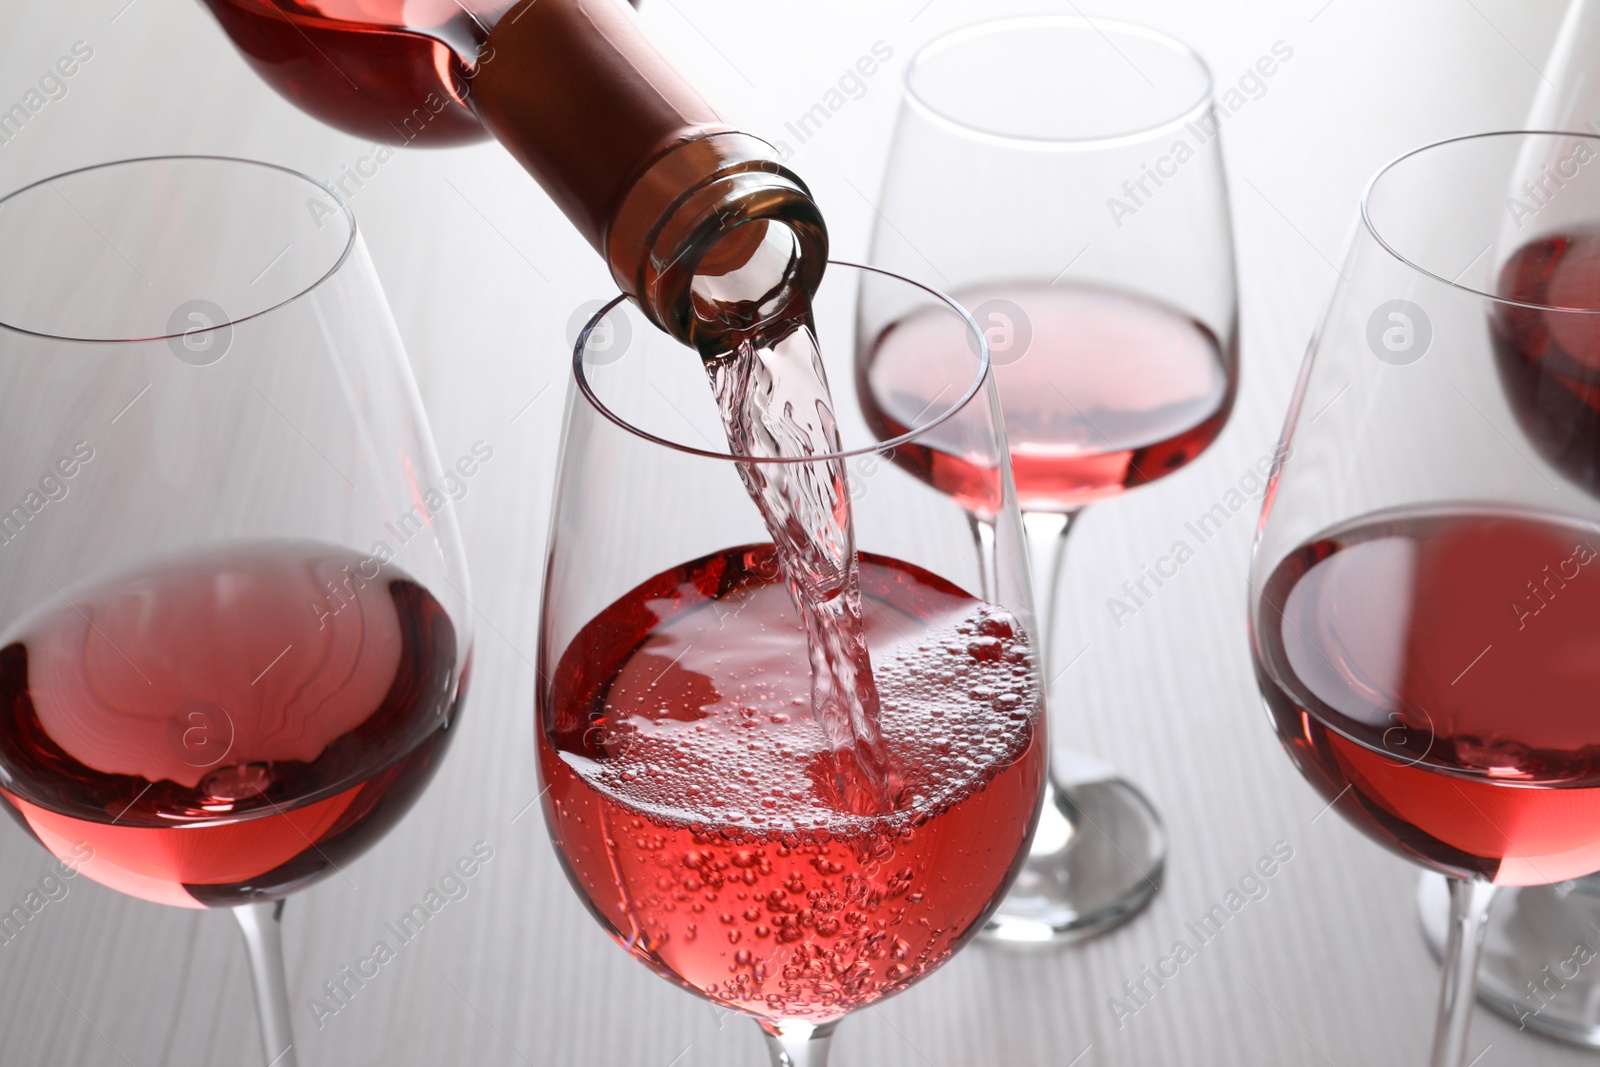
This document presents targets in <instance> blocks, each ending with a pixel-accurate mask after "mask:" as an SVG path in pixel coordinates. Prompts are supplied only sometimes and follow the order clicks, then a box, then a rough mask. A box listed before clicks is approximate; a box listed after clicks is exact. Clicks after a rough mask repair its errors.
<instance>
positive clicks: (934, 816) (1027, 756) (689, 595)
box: [539, 545, 1044, 1024]
mask: <svg viewBox="0 0 1600 1067" xmlns="http://www.w3.org/2000/svg"><path fill="white" fill-rule="evenodd" d="M861 585H862V599H863V602H864V604H865V607H866V610H865V612H864V616H865V622H866V630H867V639H868V643H869V645H870V646H871V647H872V652H873V661H874V666H875V670H876V682H877V697H878V700H879V701H880V706H881V708H882V710H883V715H882V718H881V720H880V727H881V731H882V736H883V738H884V739H885V740H884V745H885V747H886V749H887V750H888V752H889V755H890V757H891V759H892V760H893V764H894V766H895V767H896V768H897V771H898V774H899V779H900V792H901V794H902V795H903V797H904V800H903V802H902V803H901V804H900V805H899V806H898V807H897V808H895V809H894V810H890V811H881V812H870V813H868V814H864V815H860V814H856V813H855V812H854V810H853V808H852V805H851V804H850V803H849V798H847V797H844V796H841V795H840V792H839V790H838V788H837V786H836V784H835V783H836V781H837V777H838V776H837V774H836V770H835V768H834V767H833V766H832V764H833V761H834V758H835V754H834V752H833V750H832V749H831V748H830V747H829V745H828V744H827V740H826V737H825V735H824V733H823V731H821V730H819V729H818V726H819V723H818V721H817V719H816V718H815V717H814V716H813V715H812V713H811V707H810V704H811V701H810V699H809V679H808V674H809V669H808V664H807V655H806V643H805V640H804V638H803V628H802V627H801V626H800V625H799V624H798V620H797V619H796V618H795V611H794V606H793V603H792V602H791V600H790V597H789V592H788V590H787V589H785V588H784V586H783V582H782V580H781V576H780V573H779V570H778V567H777V564H776V560H775V558H774V552H773V549H772V547H771V546H770V545H762V546H746V547H739V548H734V549H729V550H727V551H725V552H719V553H717V554H715V555H713V556H710V557H706V558H703V559H700V560H695V561H693V562H690V563H687V564H684V565H683V566H681V567H676V568H673V569H672V570H670V571H667V572H665V573H663V574H660V575H657V576H655V577H654V578H652V579H650V580H648V581H646V582H645V583H643V584H642V585H640V586H639V587H638V588H637V589H635V590H633V591H632V592H630V593H629V594H627V595H626V596H624V597H623V598H622V599H620V600H618V601H616V602H615V603H614V604H612V605H611V606H610V607H608V608H607V609H606V610H605V611H604V612H602V613H601V615H600V616H598V617H597V618H596V619H595V620H594V621H593V622H592V623H591V624H590V625H589V626H588V627H586V628H585V629H584V630H582V631H580V632H579V634H578V636H577V638H576V639H575V640H574V641H573V643H572V644H571V646H570V647H569V649H568V652H567V653H566V658H564V659H563V660H562V662H561V663H560V664H559V665H558V666H557V668H556V674H555V681H554V684H553V685H552V687H551V690H550V694H549V697H548V698H547V699H548V703H547V704H546V705H545V707H544V711H543V716H544V721H545V722H546V724H547V726H546V729H545V730H544V731H542V732H541V735H540V744H539V753H540V767H541V773H542V774H543V776H544V781H545V783H546V784H547V785H548V787H549V794H548V797H549V800H548V810H549V811H550V812H551V813H552V816H551V830H552V835H553V836H554V837H555V839H556V841H557V842H558V847H559V848H560V850H561V854H562V857H563V859H564V860H565V863H566V866H567V869H568V871H569V873H570V874H571V876H572V879H573V882H574V884H576V885H578V886H580V887H581V888H582V890H583V892H584V895H585V898H586V899H587V901H588V903H589V906H590V907H591V909H593V911H594V912H595V914H596V915H597V917H599V918H600V920H601V921H602V922H603V923H604V924H605V925H606V927H607V928H608V929H609V930H610V931H611V933H612V934H613V936H615V937H616V938H617V940H618V941H620V942H622V943H623V944H624V945H625V946H626V947H627V948H628V949H629V951H630V952H632V953H633V954H634V955H635V956H637V957H639V958H640V959H641V960H643V961H644V962H645V963H647V964H649V965H650V966H651V967H653V968H654V969H655V970H657V971H659V972H661V973H664V974H667V975H669V976H671V977H672V978H674V979H675V980H677V981H678V982H680V983H682V984H683V985H686V986H688V987H690V988H692V989H694V990H695V991H697V992H699V993H701V994H703V995H705V996H707V997H711V998H713V999H715V1000H718V1001H720V1002H723V1003H725V1004H727V1005H728V1006H730V1007H734V1008H738V1009H741V1010H744V1011H747V1012H749V1013H751V1014H754V1015H756V1016H758V1017H760V1018H764V1019H769V1020H778V1021H781V1020H783V1019H786V1018H794V1017H802V1018H804V1019H806V1020H808V1021H810V1022H812V1023H813V1024H816V1023H824V1022H827V1021H829V1020H830V1019H834V1018H837V1017H839V1016H842V1015H843V1014H845V1013H846V1012H849V1011H852V1010H855V1009H857V1008H860V1007H863V1006H865V1005H867V1004H870V1003H872V1002H873V1001H875V1000H878V999H880V998H882V997H884V996H887V995H889V994H891V993H893V992H895V991H897V990H899V989H901V988H903V987H904V986H906V985H909V984H910V983H912V982H914V981H916V980H917V979H918V978H920V977H921V976H922V975H923V974H925V973H926V972H928V971H930V970H932V969H933V968H935V967H937V966H938V965H939V964H941V963H943V962H944V961H945V960H946V959H947V958H948V957H949V956H950V954H951V953H952V952H954V951H955V950H956V948H958V947H959V946H960V944H961V943H962V942H963V941H964V940H965V938H966V937H967V935H968V934H969V933H971V932H972V931H973V929H974V928H975V924H976V923H977V921H978V920H979V919H980V918H981V917H982V916H983V915H984V914H985V913H986V912H988V911H989V909H990V908H991V907H992V906H993V904H994V903H995V902H996V901H997V899H998V894H999V892H1000V887H1002V886H1003V885H1005V883H1006V882H1007V881H1008V880H1009V879H1010V877H1011V874H1012V873H1013V870H1014V868H1015V866H1016V864H1017V863H1018V862H1019V854H1018V853H1017V852H1016V851H1015V850H1014V849H1005V848H999V849H997V848H994V847H993V841H994V840H995V838H996V837H997V836H998V837H1001V838H1003V839H1014V838H1015V836H1016V828H1017V827H1019V826H1022V825H1025V824H1026V823H1027V822H1028V821H1029V820H1030V819H1031V818H1032V817H1033V813H1034V811H1035V809H1036V807H1037V805H1038V799H1039V786H1040V783H1041V780H1042V767H1043V761H1044V756H1043V750H1042V748H1040V747H1039V742H1038V733H1037V731H1036V730H1035V727H1034V724H1035V722H1036V721H1037V717H1038V712H1039V710H1040V709H1039V693H1038V689H1037V687H1036V685H1035V683H1034V668H1033V665H1032V659H1031V654H1030V650H1029V648H1028V645H1027V638H1026V634H1025V633H1024V631H1023V630H1022V628H1021V626H1020V625H1019V624H1018V621H1017V619H1016V618H1015V617H1014V616H1012V615H1011V614H1010V613H1008V612H1006V611H1004V610H1002V609H997V608H994V607H992V606H990V605H987V604H984V603H983V602H981V601H979V600H976V599H974V598H973V597H971V596H970V595H968V594H966V593H964V592H963V591H961V590H960V589H957V588H956V587H954V586H952V585H950V584H949V583H947V582H944V581H942V580H940V579H939V578H937V577H935V576H934V575H932V574H929V573H927V572H926V571H923V570H921V569H920V568H918V567H915V566H913V565H911V564H907V563H903V562H900V561H897V560H892V559H888V558H880V557H874V556H871V555H864V556H863V557H862V560H861Z"/></svg>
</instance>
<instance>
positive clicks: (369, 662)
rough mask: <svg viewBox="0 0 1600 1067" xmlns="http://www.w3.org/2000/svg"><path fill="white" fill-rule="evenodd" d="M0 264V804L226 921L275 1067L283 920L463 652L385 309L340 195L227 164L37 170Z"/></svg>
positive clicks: (117, 875) (41, 837)
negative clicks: (288, 900)
mask: <svg viewBox="0 0 1600 1067" xmlns="http://www.w3.org/2000/svg"><path fill="white" fill-rule="evenodd" d="M308 205H309V206H310V207H311V208H312V209H313V210H311V211H308V210H307V207H308ZM0 246H3V247H5V248H6V249H7V255H6V256H5V257H3V262H0V406H3V407H4V410H5V417H4V418H3V419H0V444H3V451H4V454H5V456H6V462H5V464H4V465H3V467H0V500H4V501H5V504H6V507H8V508H9V510H7V511H6V512H5V513H4V514H3V515H0V589H3V593H0V605H3V608H0V807H4V808H5V810H6V811H7V812H8V813H9V814H10V815H11V816H12V817H13V818H14V819H15V820H16V821H17V822H18V823H19V824H20V825H21V826H22V827H23V828H24V829H25V830H26V831H27V832H28V833H29V834H30V835H32V836H33V837H34V838H35V839H37V840H38V841H39V842H40V843H41V844H42V845H44V847H45V848H47V849H49V850H50V851H51V852H53V853H54V854H55V855H56V856H57V857H59V858H60V859H61V860H62V861H63V862H65V863H68V864H70V865H72V866H73V867H75V868H77V869H78V871H80V872H81V873H82V874H84V875H85V876H87V877H89V878H91V879H93V880H94V881H97V882H100V883H102V884H104V885H107V886H110V887H111V888H113V889H116V890H119V891H121V892H123V893H127V894H129V895H131V896H135V897H139V898H141V899H143V900H148V901H154V902H156V903H160V904H168V905H173V906H177V907H186V908H230V909H232V911H233V914H234V915H235V916H236V917H237V918H238V920H239V922H240V924H241V926H242V927H243V929H244V932H245V935H246V939H247V941H248V944H249V948H250V954H251V965H252V974H253V977H254V979H255V984H256V993H257V1001H258V1004H259V1006H260V1009H261V1022H262V1027H261V1036H262V1044H263V1051H264V1058H265V1062H267V1063H269V1064H272V1065H273V1067H292V1065H293V1064H294V1063H295V1061H296V1054H295V1048H294V1038H293V1034H292V1032H291V1027H290V1024H289V1015H288V1011H289V1002H288V999H287V991H286V989H285V983H284V973H283V961H282V955H281V948H280V939H279V932H278V922H277V920H278V917H279V915H280V914H281V911H282V906H283V899H284V897H286V896H287V895H288V894H290V893H293V892H295V891H297V890H299V889H302V888H304V887H305V886H307V885H310V884H311V883H313V882H315V881H317V880H318V879H321V878H325V877H328V876H330V875H333V874H336V873H338V872H340V870H341V868H342V867H343V866H344V865H346V864H349V863H350V862H351V861H352V860H354V859H355V858H356V857H357V856H359V855H360V854H361V853H362V852H364V851H365V850H366V849H367V848H369V847H370V846H371V845H372V844H373V843H374V842H375V841H377V840H378V838H380V837H381V836H382V835H383V834H384V833H385V832H386V831H387V830H388V829H389V828H390V827H392V826H393V825H394V824H395V822H396V821H397V820H398V819H399V818H400V817H401V816H402V815H403V814H404V813H405V812H406V811H407V809H408V808H409V807H410V806H411V804H412V802H413V801H415V799H416V798H417V796H418V795H419V794H420V793H421V791H422V789H423V788H424V787H425V786H426V785H427V782H428V780H429V779H430V778H431V777H432V775H433V773H434V771H435V769H436V768H437V767H438V763H439V760H440V759H441V758H442V757H443V755H444V752H445V749H446V747H447V746H448V744H449V740H450V738H451V736H452V730H451V727H452V726H453V725H454V723H455V719H456V716H457V714H458V713H459V711H460V708H461V700H462V696H463V693H464V687H465V686H464V677H465V672H466V667H467V662H468V658H469V650H470V648H471V636H470V633H469V631H468V628H467V624H468V617H467V614H466V612H465V606H466V594H465V592H464V590H465V589H466V576H465V573H464V570H463V563H462V557H461V547H460V541H459V538H458V535H457V532H456V525H455V519H454V516H453V515H452V513H451V512H450V511H449V510H448V508H446V507H444V500H443V497H442V496H441V495H440V493H439V491H438V490H439V487H440V485H441V484H442V479H443V477H444V475H443V474H442V472H441V471H440V469H439V464H438V460H437V457H436V456H435V454H434V448H433V443H432V440H431V438H430V437H429V433H428V427H427V423H426V421H425V420H424V418H423V414H422V411H421V408H420V405H419V403H418V398H417V394H416V388H415V386H414V384H413V382H412V380H411V375H410V370H409V367H408V365H407V363H406V360H405V356H404V353H403V351H402V350H401V346H400V340H399V337H398V336H397V334H396V332H395V327H394V323H393V321H392V319H391V318H390V314H389V308H388V305H387V303H386V302H385V300H384V296H383V292H382V290H381V289H380V287H379V285H378V281H377V277H376V275H375V274H374V273H373V269H372V264H371V262H370V261H369V260H368V258H367V253H366V249H365V247H364V246H363V244H362V242H361V239H360V237H359V236H358V235H357V233H356V228H355V221H354V219H353V217H352V216H351V215H350V213H349V211H348V209H347V208H346V207H345V205H344V204H343V202H341V201H340V200H339V199H338V198H337V197H335V196H334V195H332V194H331V193H330V192H329V191H328V190H326V189H325V188H323V187H322V186H320V185H318V184H317V183H315V182H313V181H311V180H310V179H308V178H305V177H303V176H301V175H299V174H295V173H293V172H291V171H287V170H284V169H282V168H279V167H274V166H269V165H266V164H260V163H251V162H248V161H244V160H235V159H219V158H209V157H172V158H158V159H137V160H129V161H126V162H121V163H112V164H107V165H104V166H98V167H91V168H87V169H84V170H79V171H74V172H72V173H69V174H62V175H58V176H56V177H55V178H51V179H47V180H45V181H42V182H40V183H38V184H36V185H32V186H29V187H28V188H25V189H23V190H21V191H19V192H16V193H13V194H11V195H10V196H9V197H7V198H5V199H4V200H3V201H0ZM12 505H14V506H12Z"/></svg>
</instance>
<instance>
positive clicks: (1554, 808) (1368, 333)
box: [1250, 133, 1600, 1067]
mask: <svg viewBox="0 0 1600 1067" xmlns="http://www.w3.org/2000/svg"><path fill="white" fill-rule="evenodd" d="M1597 156H1600V141H1597V139H1596V138H1593V137H1588V136H1578V135H1574V134H1556V133H1497V134H1484V135H1479V136H1474V137H1464V138H1459V139H1455V140H1450V141H1444V142H1441V143H1439V144H1434V145H1430V146H1428V147H1425V148H1421V149H1418V150H1416V151H1414V152H1412V153H1409V154H1407V155H1405V156H1402V157H1401V158H1400V159H1398V160H1396V161H1395V162H1393V163H1391V164H1390V165H1389V166H1388V167H1386V168H1385V169H1384V170H1383V171H1381V172H1380V173H1379V174H1378V176H1377V177H1376V178H1375V179H1374V180H1373V182H1372V184H1371V185H1370V186H1369V188H1368V190H1367V194H1366V197H1365V199H1364V200H1363V202H1362V212H1361V226H1360V227H1359V228H1358V229H1357V231H1356V236H1355V237H1354V239H1353V241H1352V244H1351V248H1350V251H1349V253H1348V255H1347V257H1346V259H1345V264H1344V269H1343V271H1342V274H1343V277H1344V281H1343V282H1342V283H1341V284H1340V286H1339V288H1338V290H1337V292H1336V293H1335V295H1334V299H1333V304H1332V307H1331V308H1330V310H1329V312H1328V316H1327V319H1326V321H1325V323H1324V325H1323V327H1322V329H1321V331H1320V332H1319V334H1318V337H1317V339H1316V341H1315V342H1314V343H1313V345H1312V349H1311V352H1310V353H1309V355H1308V356H1307V358H1306V364H1305V367H1304V368H1303V370H1302V372H1301V377H1300V385H1299V387H1298V389H1297V391H1296V394H1295V398H1294V402H1293V406H1292V408H1291V410H1290V414H1289V421H1288V425H1287V427H1286V429H1285V431H1284V439H1283V445H1282V446H1281V448H1280V450H1279V455H1280V457H1283V458H1281V459H1280V461H1279V468H1278V469H1277V470H1276V471H1275V472H1274V475H1273V478H1272V481H1271V484H1270V486H1269V489H1268V492H1267V497H1266V500H1267V503H1266V507H1265V510H1264V513H1263V516H1262V525H1261V527H1260V534H1259V537H1258V540H1257V544H1256V550H1255V559H1254V563H1253V565H1252V568H1251V587H1250V595H1251V604H1250V623H1251V634H1252V641H1253V651H1254V655H1255V663H1256V674H1257V678H1258V681H1259V684H1260V687H1261V691H1262V694H1263V695H1264V697H1265V698H1266V703H1267V707H1268V709H1269V711H1270V712H1271V715H1272V720H1273V723H1274V725H1275V726H1276V728H1277V731H1278V735H1279V737H1280V739H1281V740H1282V741H1283V744H1284V747H1285V749H1286V750H1287V751H1288V753H1289V756H1290V758H1291V759H1293V760H1294V762H1295V765H1296V766H1297V767H1298V768H1299V769H1300V771H1301V773H1302V774H1304V775H1305V776H1306V778H1307V779H1308V780H1309V781H1310V782H1311V783H1312V784H1313V785H1314V786H1315V787H1316V788H1317V789H1318V790H1319V791H1320V792H1321V793H1322V794H1323V795H1324V796H1325V797H1326V799H1327V801H1328V803H1329V804H1330V805H1332V806H1334V807H1336V808H1337V809H1338V810H1339V812H1340V813H1341V814H1343V815H1344V816H1345V817H1346V818H1347V819H1349V820H1350V821H1351V822H1352V823H1354V824H1355V825H1356V826H1358V827H1359V828H1360V829H1362V830H1363V831H1365V832H1366V833H1367V834H1368V836H1370V837H1372V838H1374V839H1375V840H1377V841H1378V842H1379V843H1381V844H1383V845H1385V846H1387V847H1388V848H1390V849H1392V850H1393V851H1395V852H1397V853H1399V854H1400V855H1402V856H1405V857H1407V858H1408V859H1410V860H1412V861H1413V862H1415V863H1417V864H1420V865H1421V866H1422V867H1423V868H1424V869H1425V870H1428V871H1432V872H1434V873H1436V874H1440V875H1444V876H1445V878H1446V879H1447V882H1448V887H1449V892H1448V896H1449V904H1450V907H1449V922H1448V926H1447V927H1446V931H1445V933H1446V935H1447V936H1446V938H1445V941H1444V945H1443V962H1444V986H1443V991H1442V993H1441V996H1440V1001H1439V1013H1438V1021H1437V1027H1436V1031H1435V1036H1434V1046H1433V1056H1432V1059H1431V1061H1430V1062H1431V1063H1432V1064H1433V1065H1434V1067H1460V1065H1461V1064H1463V1063H1464V1062H1466V1052H1467V1044H1466V1042H1467V1028H1468V1023H1469V1020H1470V1015H1471V1008H1472V1001H1473V995H1472V994H1473V989H1474V983H1475V980H1476V973H1477V967H1478V960H1479V956H1480V953H1481V951H1482V946H1483V933H1484V929H1485V926H1484V924H1485V918H1486V915H1487V913H1488V909H1489V906H1490V904H1491V902H1492V900H1493V897H1494V894H1495V891H1496V889H1497V888H1498V887H1501V886H1541V885H1553V884H1559V883H1563V882H1567V881H1569V880H1571V879H1575V878H1578V877H1580V876H1583V875H1587V874H1589V873H1590V872H1592V871H1594V870H1596V869H1597V868H1600V772H1597V770H1596V763H1595V753H1596V752H1597V751H1600V717H1597V716H1596V715H1595V693H1596V692H1597V691H1600V656H1597V655H1596V653H1595V649H1596V648H1597V647H1600V497H1597V496H1596V494H1595V492H1594V489H1595V483H1594V479H1593V478H1592V476H1591V472H1592V470H1593V457H1592V455H1584V454H1583V452H1582V449H1580V448H1575V447H1571V446H1572V445H1573V444H1574V443H1575V442H1580V441H1582V440H1589V441H1590V442H1591V443H1592V439H1593V429H1592V421H1586V419H1585V418H1584V416H1583V414H1582V412H1581V410H1579V409H1580V408H1581V407H1582V405H1583V403H1584V401H1585V397H1588V398H1589V400H1590V401H1591V402H1592V399H1593V389H1594V386H1593V382H1594V361H1593V354H1594V341H1593V339H1594V338H1595V337H1596V336H1600V333H1597V331H1600V301H1596V299H1595V293H1594V287H1593V284H1592V278H1593V274H1592V273H1589V272H1590V269H1591V268H1590V266H1589V262H1590V260H1589V255H1590V253H1588V252H1587V251H1586V247H1587V243H1588V242H1590V241H1592V238H1591V236H1590V235H1592V234H1593V233H1594V232H1595V229H1596V226H1597V225H1600V171H1596V170H1594V169H1593V168H1592V167H1586V166H1585V165H1584V162H1583V161H1589V160H1593V159H1595V158H1596V157H1597ZM1541 163H1542V164H1543V165H1544V169H1546V170H1548V171H1549V172H1550V173H1554V174H1557V175H1559V176H1560V177H1561V185H1560V187H1559V188H1555V187H1554V185H1553V183H1552V196H1551V197H1550V198H1547V199H1546V200H1545V208H1544V211H1545V212H1548V214H1545V213H1544V212H1536V214H1538V215H1539V216H1540V217H1539V218H1537V219H1521V220H1519V218H1518V213H1517V212H1516V211H1508V206H1510V205H1508V203H1507V200H1506V190H1507V189H1508V188H1515V187H1516V186H1517V185H1518V181H1517V180H1515V179H1517V178H1518V177H1519V176H1520V175H1522V174H1524V173H1527V172H1528V171H1529V169H1530V167H1531V169H1532V170H1533V171H1535V172H1537V171H1539V170H1540V168H1541ZM1557 219H1559V220H1560V222H1561V226H1562V229H1563V232H1562V233H1561V234H1551V233H1549V232H1547V231H1548V227H1549V226H1550V224H1551V223H1553V222H1555V221H1556V220H1557ZM1519 221H1520V222H1521V223H1522V224H1523V225H1521V226H1519ZM1508 227H1509V228H1510V229H1511V230H1512V231H1517V230H1519V229H1520V230H1521V236H1520V237H1512V238H1511V239H1509V240H1508V239H1507V234H1506V229H1507V228H1508ZM1497 247H1498V248H1500V249H1501V250H1502V251H1501V252H1499V253H1495V252H1494V251H1493V250H1494V249H1495V248H1497ZM1564 253H1565V254H1564ZM1586 435H1587V436H1586Z"/></svg>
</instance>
